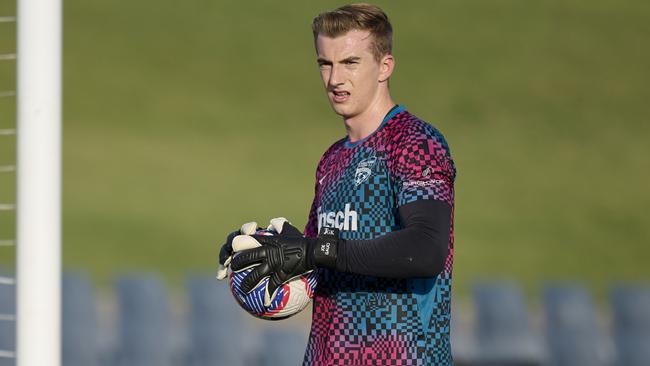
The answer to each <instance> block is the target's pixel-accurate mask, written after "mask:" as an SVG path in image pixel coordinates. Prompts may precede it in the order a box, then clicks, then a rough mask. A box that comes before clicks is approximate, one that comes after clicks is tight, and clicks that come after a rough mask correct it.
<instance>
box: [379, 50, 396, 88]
mask: <svg viewBox="0 0 650 366" xmlns="http://www.w3.org/2000/svg"><path fill="white" fill-rule="evenodd" d="M394 69H395V59H394V58H393V55H391V54H387V55H384V56H382V58H381V60H379V82H384V81H386V80H388V79H389V78H390V76H391V75H392V74H393V70H394Z"/></svg>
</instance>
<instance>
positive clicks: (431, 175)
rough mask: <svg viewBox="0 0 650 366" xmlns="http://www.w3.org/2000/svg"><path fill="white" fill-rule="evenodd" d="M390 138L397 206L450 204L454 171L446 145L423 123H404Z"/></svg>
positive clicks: (431, 128) (437, 134)
mask: <svg viewBox="0 0 650 366" xmlns="http://www.w3.org/2000/svg"><path fill="white" fill-rule="evenodd" d="M403 126H404V127H403V129H402V130H401V131H400V132H399V133H395V134H393V135H392V136H391V142H390V146H391V149H390V150H389V158H388V161H389V163H391V166H390V169H391V173H392V174H393V177H394V180H393V184H394V191H395V193H396V199H397V204H398V206H402V205H404V204H407V203H410V202H413V201H416V200H420V199H431V200H440V201H445V202H447V203H448V204H449V205H452V203H453V194H454V180H455V177H456V169H455V167H454V163H453V160H452V159H451V154H450V151H449V146H448V145H447V141H446V140H445V138H444V137H443V136H442V134H441V133H440V132H439V131H438V130H436V129H435V128H433V127H432V126H431V125H429V124H426V123H405V124H403Z"/></svg>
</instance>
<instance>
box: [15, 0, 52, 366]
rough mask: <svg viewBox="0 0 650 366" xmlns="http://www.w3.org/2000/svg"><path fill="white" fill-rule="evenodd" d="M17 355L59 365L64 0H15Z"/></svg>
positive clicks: (29, 365)
mask: <svg viewBox="0 0 650 366" xmlns="http://www.w3.org/2000/svg"><path fill="white" fill-rule="evenodd" d="M17 5H18V7H17V21H16V25H17V37H18V42H17V47H18V50H17V94H16V96H17V118H18V121H17V142H18V144H17V146H18V147H17V186H16V190H17V191H16V196H17V202H16V218H17V230H16V250H17V254H16V256H17V258H16V262H17V265H16V272H17V273H16V286H17V287H16V291H17V292H16V295H17V296H16V300H17V302H16V321H17V323H16V361H17V365H18V366H44V365H51V366H59V365H60V364H61V340H60V338H61V305H60V303H61V295H60V293H61V90H62V88H61V44H62V40H61V38H62V32H61V25H62V24H61V23H62V19H61V13H62V9H61V6H62V3H61V0H17Z"/></svg>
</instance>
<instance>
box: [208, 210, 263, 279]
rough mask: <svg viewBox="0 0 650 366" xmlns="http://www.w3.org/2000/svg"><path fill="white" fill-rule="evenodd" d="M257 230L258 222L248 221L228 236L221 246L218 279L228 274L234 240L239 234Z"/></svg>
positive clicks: (251, 232) (249, 233)
mask: <svg viewBox="0 0 650 366" xmlns="http://www.w3.org/2000/svg"><path fill="white" fill-rule="evenodd" d="M256 230H257V223H256V222H247V223H245V224H244V225H242V226H241V228H240V229H239V230H236V231H233V232H232V233H230V234H228V236H227V237H226V242H225V243H224V244H223V245H222V246H221V250H220V251H219V268H218V269H217V279H218V280H223V279H224V278H226V277H227V276H228V266H229V265H230V261H231V260H232V241H233V239H234V238H235V237H236V236H237V235H242V234H243V235H251V234H254V233H255V231H256Z"/></svg>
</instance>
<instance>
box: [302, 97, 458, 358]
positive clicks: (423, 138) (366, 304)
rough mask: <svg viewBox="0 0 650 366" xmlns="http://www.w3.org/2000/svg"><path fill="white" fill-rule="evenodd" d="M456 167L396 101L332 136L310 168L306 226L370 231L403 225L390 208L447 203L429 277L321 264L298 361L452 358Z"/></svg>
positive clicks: (442, 145)
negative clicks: (436, 261) (350, 132)
mask: <svg viewBox="0 0 650 366" xmlns="http://www.w3.org/2000/svg"><path fill="white" fill-rule="evenodd" d="M455 176H456V170H455V167H454V163H453V160H452V158H451V154H450V150H449V147H448V145H447V142H446V141H445V139H444V137H443V136H442V134H441V133H440V132H439V131H438V130H436V129H435V128H434V127H432V126H431V125H429V124H427V123H426V122H423V121H421V120H419V119H418V118H417V117H415V116H414V115H412V114H410V113H409V112H408V111H406V110H405V109H404V108H403V107H401V106H399V107H396V108H393V110H391V111H390V112H389V114H388V115H387V116H386V117H385V118H384V120H383V122H382V123H381V125H380V126H379V127H378V129H377V130H376V131H375V132H374V133H373V134H371V135H370V136H368V137H367V138H365V139H363V140H360V141H357V142H354V143H351V142H349V140H348V139H347V138H345V139H342V140H339V141H337V142H336V143H334V144H333V145H332V146H331V147H330V148H329V149H328V150H327V151H326V152H325V154H324V155H323V157H322V158H321V161H320V163H319V165H318V168H317V171H316V189H315V191H316V192H315V197H314V201H313V204H312V207H311V212H310V215H309V220H308V223H307V226H306V228H305V235H307V236H312V237H313V236H316V235H317V233H318V231H319V229H320V228H321V227H335V228H338V229H340V237H341V239H344V240H372V239H375V238H378V237H381V236H383V235H385V234H387V233H390V232H393V231H397V230H400V229H402V228H403V224H402V223H401V222H400V216H399V215H398V208H400V207H401V206H404V205H406V204H409V203H412V202H415V201H418V200H435V201H442V202H445V203H446V204H448V205H449V207H450V208H451V210H450V211H449V212H450V223H451V225H450V226H449V228H450V229H449V236H448V237H449V243H448V251H447V252H446V253H447V256H446V259H445V260H444V266H443V269H442V271H441V272H440V273H439V274H437V275H436V276H434V277H423V278H407V279H398V278H384V277H373V276H365V275H359V274H353V273H346V272H341V271H333V270H327V269H319V270H318V271H319V275H318V285H317V288H316V292H315V294H314V304H313V314H312V326H311V332H310V335H309V341H308V344H307V350H306V354H305V359H304V365H423V366H424V365H436V366H440V365H444V366H448V365H451V364H452V358H451V346H450V317H451V307H450V300H451V272H452V263H453V240H454V239H453V238H454V236H453V215H454V210H453V207H454V180H455Z"/></svg>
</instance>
